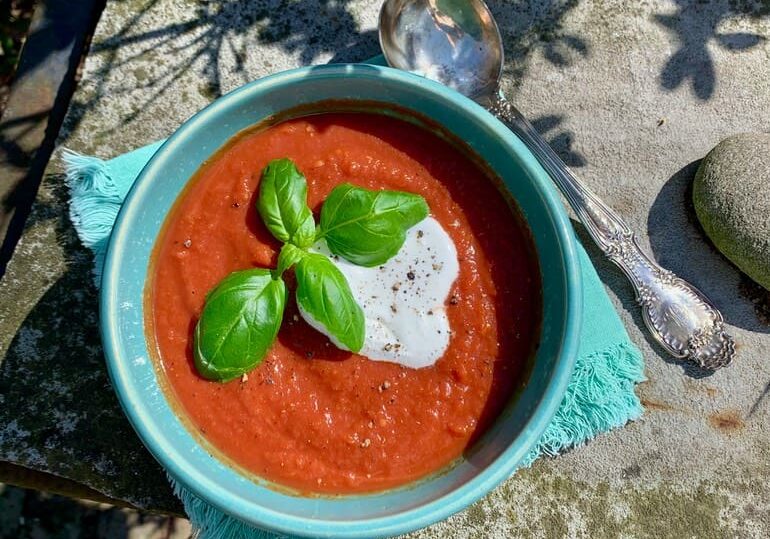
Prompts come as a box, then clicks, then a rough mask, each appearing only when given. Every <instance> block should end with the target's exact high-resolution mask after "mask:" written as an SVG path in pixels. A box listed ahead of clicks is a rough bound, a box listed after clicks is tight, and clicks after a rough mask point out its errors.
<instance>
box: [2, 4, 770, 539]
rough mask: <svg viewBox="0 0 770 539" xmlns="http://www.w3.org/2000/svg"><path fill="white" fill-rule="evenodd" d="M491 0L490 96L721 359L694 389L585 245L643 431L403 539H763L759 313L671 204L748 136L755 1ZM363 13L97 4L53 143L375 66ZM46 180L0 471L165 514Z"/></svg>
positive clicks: (768, 74) (9, 308)
mask: <svg viewBox="0 0 770 539" xmlns="http://www.w3.org/2000/svg"><path fill="white" fill-rule="evenodd" d="M490 4H491V8H492V11H493V12H494V14H495V16H496V17H497V18H498V21H499V23H500V26H501V30H502V33H503V35H504V39H505V45H506V53H507V63H506V70H505V85H504V86H505V89H506V91H507V92H508V93H509V95H510V96H511V97H512V98H513V99H514V101H515V102H516V103H517V105H518V106H519V108H521V109H522V111H523V112H525V113H526V114H528V115H529V117H530V118H532V119H533V120H534V122H535V125H536V126H537V127H538V129H540V130H541V132H542V133H543V134H544V135H545V136H546V138H547V139H548V140H550V141H551V143H552V144H553V145H554V146H555V147H556V148H557V150H558V151H559V153H560V154H561V155H562V156H563V157H564V158H565V160H566V161H567V162H568V163H570V164H571V165H573V166H574V168H575V170H576V172H577V173H578V175H579V176H581V178H583V179H584V180H585V182H586V183H587V184H588V185H589V186H590V187H591V188H592V189H594V190H595V191H596V193H597V194H598V195H599V196H601V197H602V198H604V199H605V200H606V201H607V202H608V203H610V205H612V206H613V207H614V208H616V209H617V210H618V211H619V212H620V213H621V214H622V215H623V216H624V217H625V218H626V219H627V221H628V223H629V224H630V225H631V227H632V228H633V229H634V230H636V231H638V232H639V236H640V242H641V243H642V244H643V245H644V246H645V248H648V249H650V250H651V251H652V252H653V253H654V254H655V256H656V257H657V259H658V260H659V261H660V262H661V263H662V264H663V265H665V266H666V267H668V268H669V269H672V270H674V271H676V272H677V273H679V274H680V275H681V276H682V277H684V278H686V279H688V280H690V281H691V282H693V283H694V284H695V285H696V286H698V287H699V288H700V289H701V290H703V291H704V292H705V293H706V294H707V295H708V296H709V297H710V298H711V299H712V300H713V301H714V302H715V303H716V304H717V305H718V306H719V307H720V308H721V309H722V311H723V313H724V315H725V317H726V320H727V323H728V326H729V329H730V331H731V332H732V333H733V334H734V336H735V337H736V340H737V341H738V343H739V350H740V356H739V358H738V359H737V361H736V363H735V364H734V365H733V366H732V367H730V368H728V369H725V370H722V371H719V372H717V373H716V374H713V375H711V376H705V375H704V373H701V372H698V371H694V370H692V369H689V368H687V367H685V366H683V365H681V364H679V363H677V362H675V361H673V360H669V359H668V358H667V357H665V355H664V354H663V352H662V351H661V350H660V348H658V347H657V346H656V345H655V344H654V343H653V342H652V341H651V339H649V338H648V337H647V336H646V334H645V331H644V329H643V325H642V323H641V317H640V314H639V310H638V308H637V306H636V304H635V302H634V298H633V294H632V291H631V288H630V287H629V286H628V285H627V284H626V282H625V281H624V278H623V277H622V275H621V274H620V272H619V271H618V270H617V269H616V268H615V267H614V266H612V265H611V264H609V263H608V262H606V261H604V260H603V259H601V258H600V257H598V256H597V251H596V249H593V248H591V247H589V253H590V254H591V255H592V256H593V257H594V261H595V263H596V266H597V269H598V271H599V275H600V276H601V277H602V279H603V280H604V282H605V283H606V285H607V287H608V290H609V291H610V295H611V298H612V300H613V302H614V304H615V305H616V306H617V308H618V310H619V312H620V313H621V315H622V317H623V320H624V322H625V323H626V326H627V328H628V330H629V333H630V335H631V337H632V339H633V340H634V341H635V342H636V343H637V344H638V345H639V346H640V347H641V349H642V351H643V353H644V356H645V359H646V362H647V376H648V378H649V381H648V382H646V383H644V384H642V385H640V386H639V388H638V391H639V394H640V396H641V398H642V400H643V402H644V403H645V404H646V408H647V412H646V414H645V416H644V417H643V418H642V419H641V420H640V421H637V422H635V423H633V424H630V425H628V426H627V427H625V428H623V429H619V430H616V431H614V432H612V433H610V434H607V435H604V436H601V437H599V438H598V439H596V440H594V441H593V442H591V443H590V444H588V445H586V446H584V447H581V448H578V449H575V450H573V451H570V452H569V453H567V454H565V455H562V456H560V457H558V458H555V459H541V460H540V461H539V462H538V463H536V465H535V466H534V467H533V468H532V469H529V470H525V471H522V472H520V473H518V474H516V475H515V476H514V477H513V478H512V479H510V480H509V481H507V482H506V483H504V484H503V485H502V486H501V487H499V488H498V489H496V490H495V491H494V492H493V493H491V494H490V495H489V496H487V497H486V498H484V499H483V500H482V501H481V502H479V503H477V504H476V505H474V506H473V507H471V508H470V509H468V510H466V511H464V512H462V513H460V514H458V515H456V516H454V517H452V518H450V519H449V520H447V521H445V522H443V523H440V524H437V525H435V526H433V527H431V528H428V529H426V530H423V531H420V532H417V533H415V534H413V535H412V537H415V538H433V537H435V538H438V537H458V538H471V537H496V538H503V537H516V536H525V537H530V536H532V537H562V536H571V537H576V536H585V537H690V536H693V537H766V536H768V535H770V502H768V499H770V498H769V497H768V495H769V494H770V492H769V491H770V487H768V484H770V459H769V458H768V457H770V427H768V425H769V423H768V419H769V416H770V399H767V398H766V395H767V393H768V391H770V362H768V359H770V358H769V357H768V356H770V335H769V333H770V320H769V319H768V312H769V311H770V307H768V305H770V298H769V297H768V295H767V293H766V292H765V291H764V290H763V289H761V288H760V287H758V286H757V285H756V284H754V283H752V282H751V281H750V280H748V279H747V278H746V277H744V276H742V275H741V273H740V272H739V271H738V270H737V269H736V268H735V267H734V266H732V265H731V264H730V263H729V262H728V261H727V260H726V259H725V258H723V257H722V256H721V255H720V254H719V253H718V252H717V251H716V250H715V249H714V248H713V247H712V246H711V245H710V244H709V243H708V242H707V240H706V238H705V236H704V234H703V233H702V231H701V230H700V228H699V225H698V224H697V219H696V218H695V215H694V211H693V209H692V204H691V202H690V200H691V195H690V192H689V189H690V185H691V183H692V178H693V175H694V173H695V170H696V169H697V161H698V160H699V159H701V158H702V157H703V156H704V155H705V154H706V153H707V152H708V151H709V150H710V149H711V148H712V147H713V146H714V145H715V144H716V143H717V142H719V141H720V140H721V139H723V138H725V137H727V136H730V135H733V134H735V133H739V132H746V131H762V130H766V129H767V123H766V122H767V118H768V117H770V100H769V99H768V95H770V68H769V67H768V66H770V41H769V40H768V37H770V4H768V2H767V1H766V0H763V1H760V2H758V3H752V2H751V1H748V0H735V1H724V0H723V1H714V2H701V1H698V0H677V1H663V0H654V1H653V0H648V1H644V2H628V3H627V2H622V1H619V0H613V1H599V0H594V1H588V0H583V1H580V0H569V1H542V2H518V1H517V2H509V1H504V0H495V1H493V2H490ZM378 8H379V2H370V1H367V0H357V1H346V0H337V1H336V2H327V1H324V0H295V1H278V0H275V1H274V0H259V1H254V2H240V1H236V0H232V1H227V0H210V1H208V2H203V1H193V0H113V1H111V2H109V3H108V5H107V9H106V11H105V13H104V15H103V17H102V20H101V22H100V24H99V26H98V29H97V33H96V36H95V37H94V43H93V46H92V49H91V53H90V54H89V56H88V59H87V61H86V65H85V71H84V74H83V80H82V81H81V84H80V87H79V89H78V91H77V93H76V95H75V98H74V101H73V103H72V105H71V107H70V111H69V114H68V117H67V120H66V121H65V130H64V132H63V133H62V134H61V137H60V142H61V144H62V145H65V146H67V147H69V148H71V149H73V150H77V151H80V152H84V153H93V154H97V155H101V156H105V157H109V156H113V155H116V154H118V153H120V152H123V151H126V150H128V149H131V148H133V147H136V146H138V145H142V144H146V143H148V142H151V141H153V140H156V139H158V138H160V137H164V136H167V135H169V134H170V133H171V132H172V131H173V130H174V129H175V128H176V127H177V126H178V124H179V123H180V122H182V121H184V120H185V119H186V118H188V117H189V116H190V115H191V114H193V113H194V112H196V111H197V110H199V109H200V108H202V107H203V106H205V105H206V104H207V103H208V102H209V101H210V100H211V99H212V98H214V97H216V96H217V95H219V94H221V93H224V92H227V91H229V90H232V89H234V88H236V87H237V86H239V85H241V84H243V83H244V82H246V81H248V80H252V79H254V78H257V77H260V76H262V75H266V74H268V73H272V72H275V71H278V70H281V69H285V68H290V67H295V66H297V65H301V64H309V63H323V62H328V61H332V60H333V61H347V60H360V59H363V58H367V57H369V56H372V55H374V54H375V53H376V52H377V46H376V34H375V32H374V28H375V25H376V20H377V12H378ZM60 170H61V164H60V162H59V161H58V160H57V159H55V160H54V161H52V163H51V165H50V166H49V171H48V174H47V176H46V178H45V180H44V184H43V187H42V190H41V192H40V195H39V197H38V200H37V203H36V205H35V208H34V210H33V215H32V218H31V219H30V221H29V224H28V226H27V229H26V232H25V234H24V236H23V238H22V240H21V243H20V245H19V247H18V250H17V252H16V255H15V256H14V258H13V260H12V261H11V264H10V266H9V269H8V273H7V274H6V276H5V277H4V278H3V280H2V282H0V298H2V299H0V353H2V355H3V356H4V360H3V363H2V366H1V368H0V404H2V407H0V458H2V459H4V460H7V461H12V462H16V463H20V464H24V465H25V466H29V467H32V468H36V469H42V470H45V471H49V472H53V473H57V474H60V475H63V476H66V477H71V478H74V479H77V480H78V481H81V482H84V483H86V484H88V485H90V486H92V487H94V488H96V489H97V490H100V491H102V492H105V493H106V494H108V495H110V496H112V497H115V498H120V499H123V500H129V501H131V503H134V504H136V505H139V506H142V507H148V508H154V509H164V510H174V508H175V506H173V505H172V500H171V498H170V495H169V491H168V490H167V489H164V488H163V484H164V478H163V476H162V474H161V472H160V470H159V469H158V468H157V466H156V465H155V464H154V463H153V462H152V460H151V458H150V457H149V456H148V454H147V453H146V452H144V450H142V449H141V447H140V445H139V443H138V442H137V441H136V439H135V438H134V437H133V434H132V433H131V431H130V428H129V427H128V425H127V423H126V422H125V420H123V419H122V416H121V413H120V411H119V409H118V408H117V402H116V400H115V398H114V396H113V395H112V392H111V389H110V387H109V383H108V380H107V378H106V375H105V372H104V367H103V362H102V358H101V351H100V349H99V344H98V337H97V335H96V311H95V301H96V293H95V291H94V289H93V287H92V285H91V283H90V279H89V275H88V265H89V258H88V257H89V255H88V253H87V252H86V251H85V250H84V249H82V248H81V247H79V246H78V244H77V241H76V239H75V238H74V235H73V232H72V227H71V224H70V223H69V221H68V219H67V217H66V211H65V206H64V194H63V192H62V178H61V176H60V174H59V172H60ZM577 228H578V233H579V234H580V235H581V236H582V237H583V238H585V234H584V233H583V231H582V229H581V228H580V227H579V226H578V227H577ZM73 320H74V321H76V323H73ZM84 463H86V464H87V466H86V465H85V464H84ZM97 464H98V465H99V466H100V468H98V469H99V470H100V473H99V474H94V473H92V472H91V471H90V469H91V467H92V466H93V465H97Z"/></svg>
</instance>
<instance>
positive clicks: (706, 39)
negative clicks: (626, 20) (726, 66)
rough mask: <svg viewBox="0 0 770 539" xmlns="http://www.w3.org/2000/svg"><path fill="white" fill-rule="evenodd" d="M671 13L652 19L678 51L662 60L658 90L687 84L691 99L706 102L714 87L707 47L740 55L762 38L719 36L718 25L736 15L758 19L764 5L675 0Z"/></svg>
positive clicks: (768, 9) (767, 6)
mask: <svg viewBox="0 0 770 539" xmlns="http://www.w3.org/2000/svg"><path fill="white" fill-rule="evenodd" d="M675 3H676V7H677V11H676V12H675V13H673V14H665V15H664V14H656V15H654V16H653V20H654V21H655V22H656V23H657V24H659V25H660V26H662V27H663V28H664V29H665V30H666V31H667V32H668V33H669V34H671V36H672V39H673V41H674V42H675V43H676V44H677V46H678V49H677V50H676V51H675V52H674V53H673V54H672V55H671V57H670V58H669V59H668V60H667V61H666V63H665V64H664V66H663V68H662V69H661V72H660V75H659V82H660V85H661V87H663V88H665V89H666V90H675V89H677V88H679V87H680V86H682V85H684V84H689V85H690V87H691V89H692V91H693V93H694V94H695V96H696V97H697V98H698V99H700V100H702V101H705V100H708V99H709V98H711V97H712V96H713V94H714V91H715V89H716V84H717V78H716V69H715V66H714V59H713V58H712V56H711V53H710V52H709V47H710V46H716V47H721V48H723V49H725V50H728V51H732V52H740V51H745V50H749V49H752V48H754V47H756V46H758V45H761V44H762V43H764V42H765V41H766V40H767V37H766V36H763V35H759V34H752V33H746V32H735V33H721V32H720V31H719V26H720V25H721V24H723V23H724V22H725V21H727V20H728V19H730V18H734V17H737V16H744V17H749V18H751V19H759V18H761V17H766V16H768V15H770V3H768V2H751V1H747V2H743V1H741V2H731V1H728V0H719V1H716V2H707V3H704V2H700V1H698V0H676V2H675Z"/></svg>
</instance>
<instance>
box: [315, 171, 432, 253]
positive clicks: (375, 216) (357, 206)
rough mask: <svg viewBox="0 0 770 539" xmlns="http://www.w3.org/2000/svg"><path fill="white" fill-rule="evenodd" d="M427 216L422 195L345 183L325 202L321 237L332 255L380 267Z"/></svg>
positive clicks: (322, 210)
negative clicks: (374, 189) (413, 228)
mask: <svg viewBox="0 0 770 539" xmlns="http://www.w3.org/2000/svg"><path fill="white" fill-rule="evenodd" d="M427 216H428V204H427V203H426V202H425V199H424V198H422V197H421V196H419V195H414V194H412V193H403V192H401V191H371V190H369V189H364V188H362V187H356V186H354V185H351V184H349V183H345V184H342V185H338V186H337V187H335V188H334V190H333V191H332V192H331V194H329V197H328V198H327V199H326V201H324V205H323V207H322V208H321V229H320V236H321V237H323V238H325V239H326V244H327V245H328V246H329V250H330V251H331V252H332V253H334V254H336V255H339V256H341V257H343V258H345V259H346V260H349V261H350V262H353V263H354V264H357V265H359V266H367V267H372V266H379V265H381V264H384V263H385V262H387V261H388V260H389V259H390V258H391V257H393V256H394V255H395V254H396V253H397V252H398V251H399V249H401V246H402V245H403V244H404V240H405V239H406V231H407V230H409V228H411V227H413V226H414V225H416V224H417V223H419V222H420V221H422V220H423V219H425V218H426V217H427Z"/></svg>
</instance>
